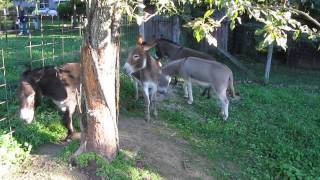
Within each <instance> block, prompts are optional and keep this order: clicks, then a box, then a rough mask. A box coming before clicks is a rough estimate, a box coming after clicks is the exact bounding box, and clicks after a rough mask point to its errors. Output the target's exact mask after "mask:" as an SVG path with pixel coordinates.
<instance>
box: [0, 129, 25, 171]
mask: <svg viewBox="0 0 320 180" xmlns="http://www.w3.org/2000/svg"><path fill="white" fill-rule="evenodd" d="M30 151H31V145H29V144H28V143H24V144H23V145H22V144H20V143H18V141H17V140H16V139H15V138H14V137H12V134H11V133H6V132H4V131H2V132H0V167H2V168H1V172H2V173H5V169H6V168H11V167H12V165H16V164H20V163H22V162H24V161H25V160H26V159H27V158H28V157H29V154H30ZM2 173H1V174H2Z"/></svg>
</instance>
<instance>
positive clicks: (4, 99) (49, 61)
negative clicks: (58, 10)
mask: <svg viewBox="0 0 320 180" xmlns="http://www.w3.org/2000/svg"><path fill="white" fill-rule="evenodd" d="M15 18H16V16H15V15H14V14H12V13H11V14H10V13H8V14H4V13H3V14H0V112H1V114H0V121H6V120H7V119H8V111H9V109H10V107H9V106H10V104H11V103H13V104H14V101H15V98H14V94H15V91H16V88H17V85H18V81H19V76H20V75H21V73H22V72H23V71H25V70H26V67H25V66H26V65H29V66H30V65H31V67H33V68H35V67H43V66H46V65H58V64H62V63H65V62H76V61H79V60H80V48H81V47H80V46H81V41H82V34H83V32H82V31H83V23H82V22H83V21H82V19H83V18H82V17H79V18H78V19H79V21H78V22H77V23H74V22H72V21H71V20H65V19H61V18H59V17H58V16H39V18H38V19H37V20H36V21H37V22H36V21H35V17H34V16H27V18H28V21H27V34H21V33H20V30H19V28H18V27H16V26H15V23H14V19H15Z"/></svg>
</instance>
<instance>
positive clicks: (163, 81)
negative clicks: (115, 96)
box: [131, 59, 170, 101]
mask: <svg viewBox="0 0 320 180" xmlns="http://www.w3.org/2000/svg"><path fill="white" fill-rule="evenodd" d="M156 62H157V65H158V67H159V68H161V67H162V64H161V63H160V60H159V59H156ZM131 77H132V78H133V80H134V89H135V100H136V101H137V100H138V99H139V86H141V87H142V84H141V81H140V79H141V77H140V71H137V72H134V73H132V74H131ZM169 83H170V82H169V80H168V79H167V78H166V77H165V76H164V75H163V74H160V76H159V80H158V87H157V92H158V93H160V94H165V93H167V91H166V89H167V86H168V84H169Z"/></svg>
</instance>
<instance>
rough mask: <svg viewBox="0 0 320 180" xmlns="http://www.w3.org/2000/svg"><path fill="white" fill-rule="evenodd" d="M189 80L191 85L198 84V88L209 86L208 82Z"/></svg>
mask: <svg viewBox="0 0 320 180" xmlns="http://www.w3.org/2000/svg"><path fill="white" fill-rule="evenodd" d="M190 80H191V82H192V83H195V84H198V85H200V86H204V87H209V86H211V84H210V83H209V82H205V81H201V80H197V79H193V78H191V77H190Z"/></svg>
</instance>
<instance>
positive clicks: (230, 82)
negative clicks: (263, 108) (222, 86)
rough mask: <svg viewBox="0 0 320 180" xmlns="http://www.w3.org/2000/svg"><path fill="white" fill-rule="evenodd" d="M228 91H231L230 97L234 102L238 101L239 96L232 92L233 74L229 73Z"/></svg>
mask: <svg viewBox="0 0 320 180" xmlns="http://www.w3.org/2000/svg"><path fill="white" fill-rule="evenodd" d="M229 89H230V91H231V96H232V98H233V99H234V100H239V99H240V96H237V95H236V92H235V90H234V86H233V73H232V72H231V74H230V77H229Z"/></svg>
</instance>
